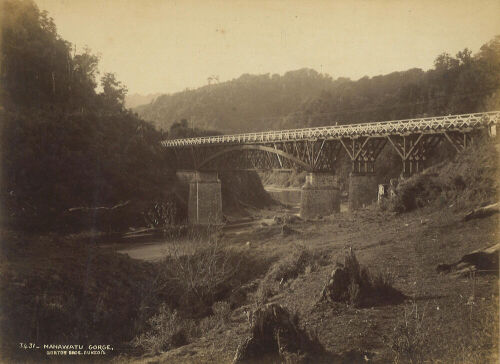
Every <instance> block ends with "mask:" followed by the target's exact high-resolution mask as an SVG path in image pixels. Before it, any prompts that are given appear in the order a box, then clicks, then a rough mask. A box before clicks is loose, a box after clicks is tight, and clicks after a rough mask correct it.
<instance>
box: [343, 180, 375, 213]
mask: <svg viewBox="0 0 500 364" xmlns="http://www.w3.org/2000/svg"><path fill="white" fill-rule="evenodd" d="M377 194H378V184H377V179H376V177H375V174H374V173H356V172H351V174H350V176H349V203H348V206H349V211H354V210H357V209H359V208H362V207H364V206H368V205H370V204H371V203H373V202H375V201H376V200H377Z"/></svg>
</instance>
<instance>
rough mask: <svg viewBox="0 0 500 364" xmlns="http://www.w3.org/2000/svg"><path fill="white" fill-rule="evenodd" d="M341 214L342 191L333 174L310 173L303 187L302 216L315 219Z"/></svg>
mask: <svg viewBox="0 0 500 364" xmlns="http://www.w3.org/2000/svg"><path fill="white" fill-rule="evenodd" d="M334 212H340V190H339V187H338V183H337V179H336V177H335V175H334V174H332V173H319V172H314V173H309V174H308V175H307V176H306V183H305V184H304V186H302V193H301V201H300V216H301V217H302V218H305V219H308V218H315V217H318V216H327V215H331V214H332V213H334Z"/></svg>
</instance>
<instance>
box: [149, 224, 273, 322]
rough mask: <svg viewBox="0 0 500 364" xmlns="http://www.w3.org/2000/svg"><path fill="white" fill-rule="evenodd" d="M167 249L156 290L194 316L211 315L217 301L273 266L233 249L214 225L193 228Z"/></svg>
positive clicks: (171, 303) (165, 298) (236, 303)
mask: <svg viewBox="0 0 500 364" xmlns="http://www.w3.org/2000/svg"><path fill="white" fill-rule="evenodd" d="M166 249H167V253H168V256H167V257H166V258H165V259H164V260H163V261H162V262H160V263H159V266H160V273H159V276H158V279H157V283H156V290H157V292H158V295H159V296H160V297H161V298H162V299H163V301H166V302H169V304H170V306H171V307H176V308H178V309H179V310H181V311H182V312H183V314H185V315H187V316H190V317H198V318H200V317H205V316H208V315H210V314H211V313H212V312H213V307H212V305H214V303H215V302H217V301H227V300H229V299H230V296H231V294H233V293H234V292H235V290H236V289H237V288H239V287H241V286H242V285H243V284H245V283H247V282H249V281H251V280H253V279H255V278H256V277H257V276H258V275H260V274H262V273H263V272H264V271H265V270H266V269H267V267H268V266H269V263H268V261H267V260H266V259H262V258H255V257H253V256H251V255H250V253H249V252H247V251H240V250H236V249H231V248H229V247H228V246H227V245H226V244H225V243H223V242H222V240H221V234H220V231H218V230H217V229H213V228H209V229H208V230H193V231H191V232H190V233H189V236H188V237H186V238H185V239H183V240H180V239H178V240H174V241H171V242H168V243H167V244H166ZM233 303H234V304H235V305H240V304H242V303H244V302H240V301H238V302H234V301H233ZM216 306H217V305H216ZM216 309H217V308H216Z"/></svg>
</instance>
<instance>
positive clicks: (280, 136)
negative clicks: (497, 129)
mask: <svg viewBox="0 0 500 364" xmlns="http://www.w3.org/2000/svg"><path fill="white" fill-rule="evenodd" d="M499 123H500V111H490V112H482V113H474V114H460V115H448V116H438V117H427V118H417V119H403V120H392V121H382V122H373V123H361V124H348V125H335V126H320V127H314V128H302V129H288V130H275V131H265V132H258V133H243V134H233V135H216V136H207V137H197V138H185V139H171V140H164V141H162V142H161V143H162V145H163V146H164V147H181V146H188V145H206V144H252V143H266V142H280V141H293V140H306V139H313V138H324V139H340V138H347V137H363V136H387V135H397V134H411V133H418V132H428V133H433V132H436V133H439V132H443V131H447V130H448V131H452V130H468V129H477V128H481V127H485V126H488V125H491V124H499Z"/></svg>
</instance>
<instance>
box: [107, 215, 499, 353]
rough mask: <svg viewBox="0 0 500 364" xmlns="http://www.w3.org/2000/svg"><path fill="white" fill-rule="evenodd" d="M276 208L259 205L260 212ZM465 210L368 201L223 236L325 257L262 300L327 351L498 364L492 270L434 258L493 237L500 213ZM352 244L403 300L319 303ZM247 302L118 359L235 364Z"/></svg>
mask: <svg viewBox="0 0 500 364" xmlns="http://www.w3.org/2000/svg"><path fill="white" fill-rule="evenodd" d="M273 213H276V212H275V211H260V212H259V214H260V217H262V218H269V217H272V214H273ZM463 215H464V212H463V211H461V212H457V211H454V209H453V206H451V207H449V206H444V207H443V208H441V209H438V210H436V209H434V210H432V209H423V210H419V211H416V212H414V213H410V214H402V215H393V214H389V213H386V212H382V211H380V210H378V209H376V208H370V209H365V210H361V211H357V212H355V213H342V214H338V215H334V216H330V217H326V218H324V219H322V220H317V221H298V222H296V223H294V224H291V225H290V227H291V228H292V229H293V230H294V231H295V232H293V233H291V234H289V235H287V236H284V235H283V234H282V233H281V228H280V227H279V226H277V225H275V224H267V223H266V224H264V225H261V226H260V227H255V226H254V227H252V229H247V230H244V231H239V230H238V231H231V230H228V231H226V232H225V236H224V239H225V240H226V241H228V242H229V243H230V245H231V246H232V247H234V248H236V249H242V250H246V251H248V252H250V253H251V254H253V255H255V256H258V257H262V258H263V259H267V258H273V259H276V260H278V259H280V257H282V256H285V255H286V254H288V253H289V252H290V251H291V250H293V249H294V246H296V245H302V246H305V247H306V248H307V249H309V250H310V251H311V252H313V253H314V255H315V256H317V257H320V258H321V261H322V264H318V265H316V266H315V267H314V269H306V270H305V272H304V273H303V274H300V275H299V276H298V277H297V278H295V279H292V280H290V281H288V282H287V283H286V284H284V285H283V287H281V288H280V290H279V292H277V294H276V295H274V296H272V297H270V298H269V300H268V302H277V303H280V304H282V305H283V306H285V307H287V308H289V309H290V310H291V311H292V312H297V313H298V314H299V316H300V319H301V321H300V322H301V325H303V326H304V327H305V328H306V329H307V330H308V331H310V332H312V333H315V334H317V336H318V337H319V340H320V341H321V343H322V344H323V345H324V346H325V348H326V349H327V350H328V351H330V352H333V353H336V354H341V353H346V355H345V356H344V359H343V361H342V360H340V359H339V360H340V362H353V361H355V360H354V359H352V357H350V356H349V353H352V352H358V353H361V357H362V358H363V360H362V362H363V361H364V362H366V361H370V362H374V363H386V362H393V361H395V360H399V361H400V362H405V361H409V360H411V359H412V358H413V359H414V358H419V359H418V361H426V362H441V363H443V362H444V363H448V362H450V363H452V362H453V363H455V362H456V363H473V362H478V363H479V362H497V361H498V355H497V353H498V276H497V275H496V274H495V273H493V274H491V272H486V274H470V275H469V276H462V277H455V276H452V275H449V274H441V273H437V271H436V266H437V265H438V264H439V263H453V262H456V261H458V260H460V258H461V257H462V256H463V255H464V254H467V253H469V252H471V251H473V250H476V249H481V248H486V247H488V246H491V245H494V244H495V243H497V242H498V222H499V221H498V215H494V216H490V217H486V218H483V219H475V220H471V221H467V222H464V221H463V220H462V219H463ZM266 221H267V220H266ZM349 247H352V248H353V249H354V251H355V253H356V255H357V257H358V260H359V262H360V264H362V265H364V266H366V267H368V269H369V270H370V271H373V272H384V273H388V274H390V275H391V276H392V277H393V282H394V286H395V287H396V288H398V289H399V290H401V291H402V292H403V293H404V294H405V295H406V296H408V299H407V300H406V301H405V303H403V304H399V305H386V306H378V307H371V308H363V309H359V308H354V307H349V306H347V305H345V304H333V303H326V302H322V303H319V302H318V301H319V298H320V293H321V290H322V288H323V286H324V285H325V283H326V282H327V281H328V277H329V275H330V272H331V271H332V269H333V268H334V267H335V263H336V261H342V259H343V256H344V253H345V251H346V249H348V248H349ZM488 273H489V274H488ZM262 278H263V277H259V279H258V280H260V279H262ZM245 308H251V306H250V302H249V303H248V305H247V307H245V306H243V307H239V308H238V309H236V310H234V311H233V312H232V315H231V321H230V322H229V323H228V324H226V325H224V326H222V327H218V328H217V329H215V330H212V331H210V332H209V333H208V334H207V335H205V336H203V337H202V338H200V339H198V340H197V341H195V342H193V343H191V344H188V345H185V346H182V347H180V348H177V349H174V350H170V351H168V352H166V353H163V354H161V355H158V356H144V357H141V358H126V357H119V358H117V359H115V360H117V362H123V361H127V362H130V363H231V362H232V359H233V356H234V353H235V351H236V348H237V347H238V344H239V343H240V342H242V340H243V339H244V338H245V337H246V336H247V335H248V332H249V325H248V322H247V317H246V315H245ZM398 330H399V331H398ZM401 330H403V331H401ZM398 335H399V336H398ZM402 338H403V339H405V340H406V341H408V342H409V343H410V345H409V349H408V351H412V350H413V351H412V352H410V353H406V354H408V355H410V356H407V357H403V356H402V355H403V354H405V353H401V352H398V349H397V348H395V341H396V340H397V339H402ZM400 351H401V350H400ZM398 355H399V356H398ZM349 358H350V359H349Z"/></svg>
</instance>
